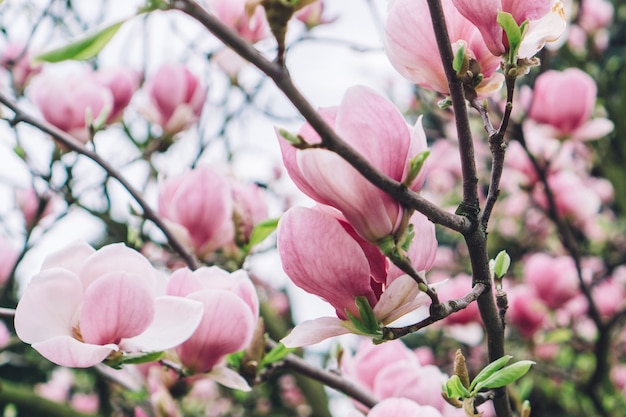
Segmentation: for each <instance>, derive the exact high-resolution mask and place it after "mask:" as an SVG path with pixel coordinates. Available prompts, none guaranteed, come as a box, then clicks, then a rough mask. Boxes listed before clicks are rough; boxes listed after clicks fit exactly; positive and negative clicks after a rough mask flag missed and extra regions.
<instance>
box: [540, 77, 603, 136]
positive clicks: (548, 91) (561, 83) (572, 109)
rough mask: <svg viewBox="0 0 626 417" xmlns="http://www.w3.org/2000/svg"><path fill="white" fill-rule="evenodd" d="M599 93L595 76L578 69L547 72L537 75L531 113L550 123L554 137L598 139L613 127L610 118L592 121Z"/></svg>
mask: <svg viewBox="0 0 626 417" xmlns="http://www.w3.org/2000/svg"><path fill="white" fill-rule="evenodd" d="M596 94H597V87H596V83H595V81H594V80H593V78H591V77H590V76H589V75H588V74H586V73H585V72H583V71H581V70H579V69H578V68H568V69H566V70H565V71H555V70H550V71H546V72H544V73H543V74H541V75H540V76H539V77H537V81H536V82H535V88H534V94H533V98H532V104H531V107H530V110H529V112H528V116H529V117H530V118H531V119H532V120H534V121H536V122H538V123H543V124H546V125H549V126H551V127H552V128H553V129H554V131H553V134H554V135H555V137H561V138H563V137H571V138H574V139H581V140H585V139H587V140H588V139H596V138H599V137H602V136H604V135H606V134H607V133H609V132H611V131H612V130H613V123H612V122H611V121H609V120H607V119H604V118H596V119H593V120H590V118H591V115H592V113H593V110H594V107H595V104H596Z"/></svg>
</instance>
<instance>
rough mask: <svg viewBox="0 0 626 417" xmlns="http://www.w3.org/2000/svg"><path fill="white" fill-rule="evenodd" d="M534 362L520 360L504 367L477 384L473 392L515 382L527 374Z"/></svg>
mask: <svg viewBox="0 0 626 417" xmlns="http://www.w3.org/2000/svg"><path fill="white" fill-rule="evenodd" d="M534 363H535V362H533V361H519V362H515V363H514V364H513V365H510V366H507V367H506V368H504V369H500V370H499V371H497V372H495V373H494V374H492V375H491V376H490V377H489V378H487V379H486V380H484V381H482V382H480V383H478V384H476V387H475V388H474V390H473V391H472V392H473V393H474V392H478V391H480V390H481V389H483V388H487V389H489V388H500V387H504V386H506V385H508V384H510V383H511V382H515V381H517V380H518V379H519V378H521V377H523V376H524V375H526V373H527V372H528V370H529V369H530V367H531V366H532V365H533V364H534Z"/></svg>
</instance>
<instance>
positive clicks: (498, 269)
mask: <svg viewBox="0 0 626 417" xmlns="http://www.w3.org/2000/svg"><path fill="white" fill-rule="evenodd" d="M510 266H511V257H510V256H509V254H508V253H506V251H504V250H502V251H500V253H498V255H497V256H496V261H495V263H494V265H493V273H494V274H496V276H497V277H498V278H502V277H503V276H505V275H506V273H507V272H508V270H509V267H510Z"/></svg>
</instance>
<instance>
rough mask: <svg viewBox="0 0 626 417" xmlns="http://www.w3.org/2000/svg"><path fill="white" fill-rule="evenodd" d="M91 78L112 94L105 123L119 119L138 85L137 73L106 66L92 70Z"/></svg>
mask: <svg viewBox="0 0 626 417" xmlns="http://www.w3.org/2000/svg"><path fill="white" fill-rule="evenodd" d="M93 79H94V81H95V82H96V83H97V84H98V85H101V86H103V87H106V88H108V89H109V90H110V91H111V93H112V94H113V107H112V108H111V112H110V113H109V116H108V117H107V123H113V122H114V121H117V120H119V119H120V118H121V117H122V113H123V112H124V109H125V108H126V106H128V103H130V100H131V98H132V97H133V94H134V93H135V91H136V90H137V87H138V86H139V76H138V74H137V73H136V72H135V71H132V70H130V69H128V68H107V69H102V70H99V71H97V72H94V73H93Z"/></svg>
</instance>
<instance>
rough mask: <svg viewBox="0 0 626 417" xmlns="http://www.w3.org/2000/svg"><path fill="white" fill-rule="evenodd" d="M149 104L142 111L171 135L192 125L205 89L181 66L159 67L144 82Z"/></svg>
mask: <svg viewBox="0 0 626 417" xmlns="http://www.w3.org/2000/svg"><path fill="white" fill-rule="evenodd" d="M147 88H148V95H149V96H150V103H151V105H150V106H148V107H147V108H145V109H144V110H143V111H144V112H145V113H146V117H147V118H148V119H149V120H151V121H152V122H154V123H156V124H158V125H159V126H161V128H162V129H163V133H164V134H165V135H174V134H175V133H178V132H181V131H183V130H185V129H187V128H189V127H190V126H191V125H193V124H194V123H196V122H197V121H198V119H199V118H200V113H202V107H203V106H204V101H205V100H206V94H207V90H206V88H205V87H203V86H202V85H201V84H200V81H199V80H198V78H197V77H196V76H195V75H193V74H192V73H191V71H189V70H188V69H187V68H186V67H185V66H183V65H174V64H168V65H163V66H162V67H161V68H159V70H158V71H157V72H156V74H154V75H153V76H152V78H150V79H149V80H148V82H147Z"/></svg>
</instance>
